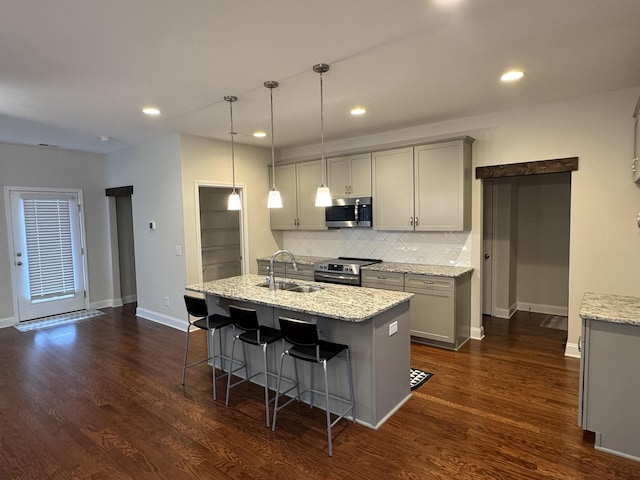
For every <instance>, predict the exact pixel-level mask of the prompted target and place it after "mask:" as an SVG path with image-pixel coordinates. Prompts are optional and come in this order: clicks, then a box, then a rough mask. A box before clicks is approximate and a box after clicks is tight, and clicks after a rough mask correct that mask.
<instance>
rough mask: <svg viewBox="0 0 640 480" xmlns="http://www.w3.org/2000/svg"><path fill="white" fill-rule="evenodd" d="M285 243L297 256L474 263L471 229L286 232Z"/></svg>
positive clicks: (284, 235)
mask: <svg viewBox="0 0 640 480" xmlns="http://www.w3.org/2000/svg"><path fill="white" fill-rule="evenodd" d="M283 245H284V248H286V249H287V250H289V251H290V252H292V253H293V254H294V255H311V256H320V257H325V256H326V257H358V258H379V259H381V260H384V261H385V262H404V263H419V264H425V265H448V266H456V267H470V266H471V251H470V246H471V233H470V232H385V231H378V230H370V229H357V228H354V229H338V230H328V231H300V232H298V231H286V232H283Z"/></svg>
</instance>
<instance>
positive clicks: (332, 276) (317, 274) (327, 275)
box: [314, 272, 357, 285]
mask: <svg viewBox="0 0 640 480" xmlns="http://www.w3.org/2000/svg"><path fill="white" fill-rule="evenodd" d="M314 276H315V278H322V279H327V280H336V279H338V280H347V281H351V282H353V283H355V284H356V285H357V277H354V276H353V275H348V276H346V275H338V274H335V273H323V272H315V273H314ZM354 280H355V281H354Z"/></svg>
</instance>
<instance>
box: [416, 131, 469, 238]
mask: <svg viewBox="0 0 640 480" xmlns="http://www.w3.org/2000/svg"><path fill="white" fill-rule="evenodd" d="M414 192H415V217H416V218H417V221H416V222H414V223H415V224H416V230H427V231H444V232H456V231H463V230H470V229H471V142H470V141H468V140H466V139H463V140H455V141H451V142H442V143H432V144H429V145H420V146H418V147H414Z"/></svg>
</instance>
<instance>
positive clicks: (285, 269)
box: [258, 260, 313, 282]
mask: <svg viewBox="0 0 640 480" xmlns="http://www.w3.org/2000/svg"><path fill="white" fill-rule="evenodd" d="M273 270H274V275H276V276H278V277H286V278H293V279H296V280H308V281H310V282H313V265H312V264H300V263H298V270H294V269H293V267H292V266H291V262H274V264H273ZM258 275H264V276H267V275H269V261H268V260H258Z"/></svg>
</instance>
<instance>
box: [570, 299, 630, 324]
mask: <svg viewBox="0 0 640 480" xmlns="http://www.w3.org/2000/svg"><path fill="white" fill-rule="evenodd" d="M580 317H581V318H583V319H585V320H600V321H603V322H611V323H627V324H630V325H638V326H640V298H639V297H624V296H622V295H609V294H599V293H589V292H587V293H585V294H584V298H583V299H582V306H581V307H580Z"/></svg>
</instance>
